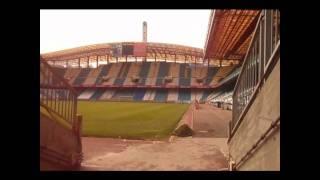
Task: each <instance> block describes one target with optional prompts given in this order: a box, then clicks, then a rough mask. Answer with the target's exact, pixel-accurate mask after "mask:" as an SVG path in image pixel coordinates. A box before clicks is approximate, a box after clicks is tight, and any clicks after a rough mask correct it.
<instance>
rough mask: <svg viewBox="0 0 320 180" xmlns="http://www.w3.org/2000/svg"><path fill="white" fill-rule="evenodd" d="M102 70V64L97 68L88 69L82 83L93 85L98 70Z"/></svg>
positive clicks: (98, 72) (98, 73)
mask: <svg viewBox="0 0 320 180" xmlns="http://www.w3.org/2000/svg"><path fill="white" fill-rule="evenodd" d="M101 70H102V66H100V67H99V68H94V69H92V70H91V71H90V73H89V74H88V77H87V78H86V79H85V81H84V82H83V83H82V84H83V85H93V84H95V82H96V81H97V78H98V76H99V75H100V72H101Z"/></svg>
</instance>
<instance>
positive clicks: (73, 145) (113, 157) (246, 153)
mask: <svg viewBox="0 0 320 180" xmlns="http://www.w3.org/2000/svg"><path fill="white" fill-rule="evenodd" d="M141 28H142V41H140V42H132V41H124V42H106V43H100V44H93V45H87V46H81V47H75V48H70V49H64V50H59V51H55V52H48V53H41V54H40V167H41V170H74V169H76V170H186V171H189V170H196V171H202V170H205V171H208V170H210V171H242V170H280V12H279V10H240V9H230V10H222V9H216V10H211V12H210V17H209V19H208V27H207V35H206V40H205V43H204V44H203V47H204V48H196V47H191V46H186V45H180V44H170V43H163V42H149V41H148V22H146V21H144V22H143V23H142V26H141Z"/></svg>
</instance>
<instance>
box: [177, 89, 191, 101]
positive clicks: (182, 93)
mask: <svg viewBox="0 0 320 180" xmlns="http://www.w3.org/2000/svg"><path fill="white" fill-rule="evenodd" d="M178 101H179V102H182V103H190V101H191V90H190V89H179V95H178Z"/></svg>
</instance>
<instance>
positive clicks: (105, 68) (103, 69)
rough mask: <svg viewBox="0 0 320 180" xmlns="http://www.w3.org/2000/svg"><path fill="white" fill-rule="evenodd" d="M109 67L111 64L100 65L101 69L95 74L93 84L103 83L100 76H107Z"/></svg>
mask: <svg viewBox="0 0 320 180" xmlns="http://www.w3.org/2000/svg"><path fill="white" fill-rule="evenodd" d="M110 68H111V64H108V65H103V66H101V71H100V73H99V75H98V76H97V79H96V82H95V84H97V85H100V84H102V83H103V79H102V78H103V77H104V76H107V74H108V72H109V70H110Z"/></svg>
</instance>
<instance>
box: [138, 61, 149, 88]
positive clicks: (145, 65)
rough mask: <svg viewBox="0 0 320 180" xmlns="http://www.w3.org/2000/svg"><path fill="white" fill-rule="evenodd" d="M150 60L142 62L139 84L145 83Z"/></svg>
mask: <svg viewBox="0 0 320 180" xmlns="http://www.w3.org/2000/svg"><path fill="white" fill-rule="evenodd" d="M150 65H151V62H142V66H141V69H140V72H139V78H140V79H139V83H138V84H139V85H145V83H146V79H147V76H148V73H149V70H150Z"/></svg>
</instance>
